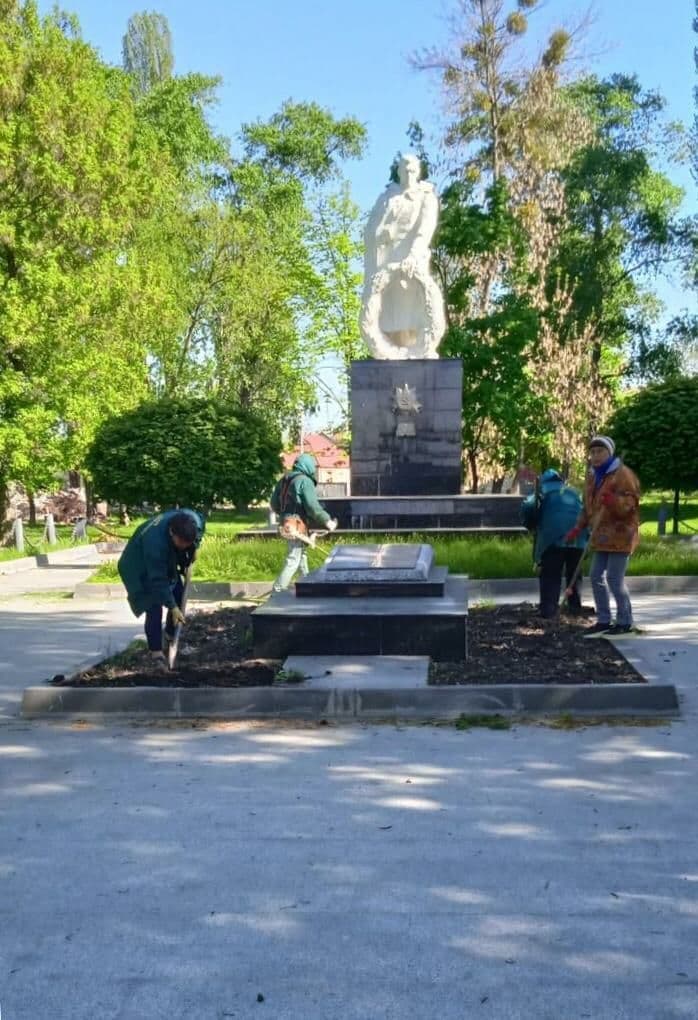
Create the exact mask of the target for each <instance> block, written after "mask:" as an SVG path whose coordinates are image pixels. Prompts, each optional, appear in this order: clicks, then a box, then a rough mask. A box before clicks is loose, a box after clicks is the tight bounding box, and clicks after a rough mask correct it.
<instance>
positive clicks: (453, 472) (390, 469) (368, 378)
mask: <svg viewBox="0 0 698 1020" xmlns="http://www.w3.org/2000/svg"><path fill="white" fill-rule="evenodd" d="M462 400H463V365H462V362H461V361H459V360H457V359H435V360H419V361H418V360H404V361H373V360H365V361H354V362H352V366H351V433H352V442H351V492H352V496H421V495H430V496H439V495H451V494H457V493H459V492H460V489H461V478H462V458H461V446H462V443H461V408H462Z"/></svg>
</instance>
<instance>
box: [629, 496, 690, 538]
mask: <svg viewBox="0 0 698 1020" xmlns="http://www.w3.org/2000/svg"><path fill="white" fill-rule="evenodd" d="M662 502H665V503H666V504H667V506H668V509H669V514H670V515H671V514H672V513H673V508H674V493H673V492H650V493H648V494H647V495H646V496H643V497H642V502H641V504H640V516H641V518H642V524H641V525H640V534H641V535H643V536H644V535H656V534H657V516H658V514H659V508H660V506H661V504H662ZM666 527H667V533H670V532H671V527H672V520H671V517H670V518H669V520H668V521H667V525H666ZM679 534H680V535H695V534H698V493H696V492H694V493H687V494H686V495H685V496H684V495H683V494H682V496H681V502H680V505H679Z"/></svg>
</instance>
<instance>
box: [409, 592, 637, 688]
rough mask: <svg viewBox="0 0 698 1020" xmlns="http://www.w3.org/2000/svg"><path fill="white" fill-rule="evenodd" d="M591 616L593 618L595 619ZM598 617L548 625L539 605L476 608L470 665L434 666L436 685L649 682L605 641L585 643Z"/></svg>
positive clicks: (432, 678) (472, 616) (471, 623)
mask: <svg viewBox="0 0 698 1020" xmlns="http://www.w3.org/2000/svg"><path fill="white" fill-rule="evenodd" d="M590 617H591V618H590ZM594 620H595V617H593V616H591V611H590V610H585V611H584V613H583V615H582V616H571V615H567V614H566V613H561V614H560V616H559V618H557V619H555V620H543V619H541V617H540V616H538V614H537V609H536V607H535V606H533V605H530V604H529V603H526V602H523V603H521V604H520V605H502V606H495V607H493V608H491V609H489V608H488V609H473V610H472V611H471V612H470V615H469V617H468V660H467V662H432V663H431V666H430V668H429V682H430V683H432V684H513V683H517V684H623V683H645V679H644V677H642V676H641V675H640V674H639V673H638V672H637V671H636V670H635V669H633V667H632V666H631V665H630V663H628V662H626V660H625V659H624V658H623V656H622V655H621V654H620V652H618V651H617V650H616V648H615V647H614V646H613V645H612V644H611V642H610V641H606V640H604V639H603V638H600V639H599V638H597V639H595V640H593V641H592V640H585V639H584V637H583V634H584V632H585V631H586V630H588V628H589V626H590V625H591V623H593V622H594Z"/></svg>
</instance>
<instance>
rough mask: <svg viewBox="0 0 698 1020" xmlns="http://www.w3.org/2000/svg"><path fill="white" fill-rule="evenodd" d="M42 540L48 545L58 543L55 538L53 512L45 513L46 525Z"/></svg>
mask: <svg viewBox="0 0 698 1020" xmlns="http://www.w3.org/2000/svg"><path fill="white" fill-rule="evenodd" d="M44 542H48V544H49V545H57V544H58V539H57V538H56V522H55V521H54V519H53V514H46V527H45V528H44Z"/></svg>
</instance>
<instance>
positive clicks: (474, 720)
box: [455, 714, 511, 730]
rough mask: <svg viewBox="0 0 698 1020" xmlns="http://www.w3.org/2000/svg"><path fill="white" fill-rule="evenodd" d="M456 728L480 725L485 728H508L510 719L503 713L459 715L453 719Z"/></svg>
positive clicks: (469, 728)
mask: <svg viewBox="0 0 698 1020" xmlns="http://www.w3.org/2000/svg"><path fill="white" fill-rule="evenodd" d="M455 727H456V729H457V730H472V729H474V728H476V727H481V728H483V729H487V730H510V729H511V719H508V718H507V717H506V716H504V715H499V714H495V715H463V714H461V715H459V716H458V718H457V719H456V721H455Z"/></svg>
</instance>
